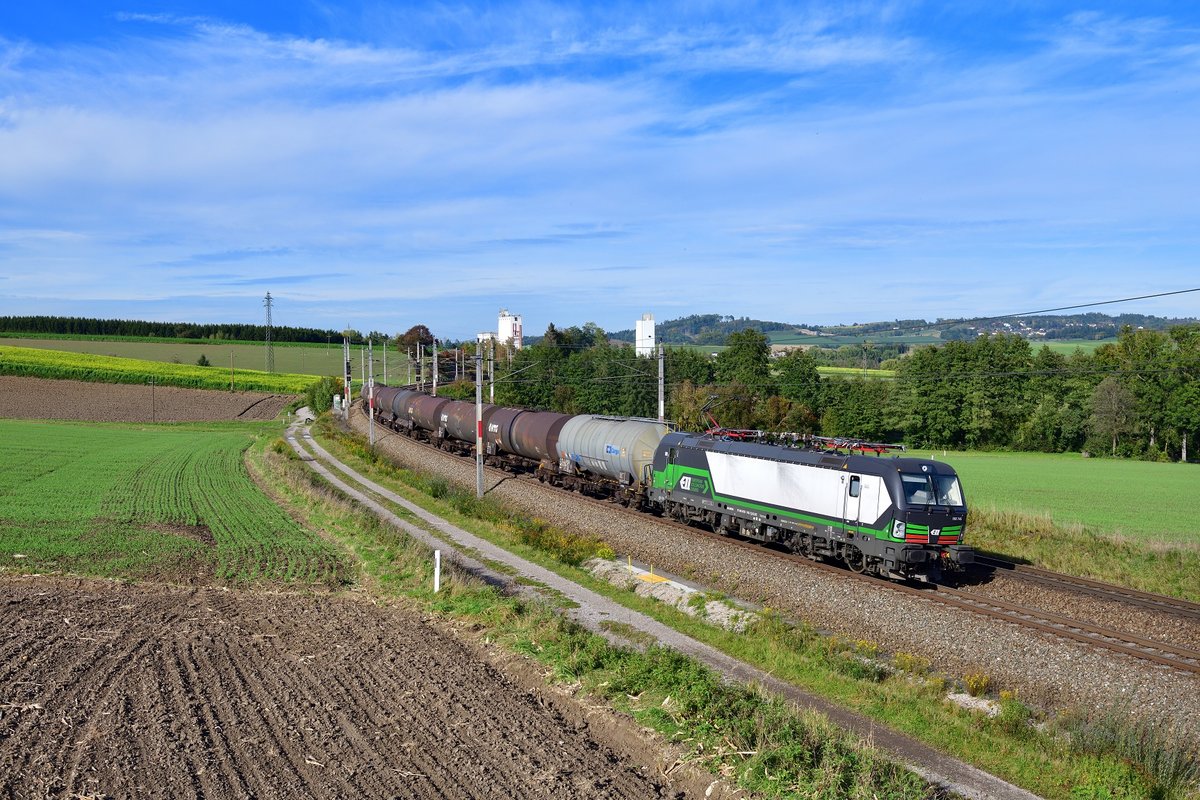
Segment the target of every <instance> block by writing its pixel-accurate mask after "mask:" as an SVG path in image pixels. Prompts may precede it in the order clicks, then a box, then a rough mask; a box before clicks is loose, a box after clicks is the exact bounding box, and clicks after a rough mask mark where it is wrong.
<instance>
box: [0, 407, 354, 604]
mask: <svg viewBox="0 0 1200 800" xmlns="http://www.w3.org/2000/svg"><path fill="white" fill-rule="evenodd" d="M276 429H277V428H276V426H275V425H272V424H258V425H248V424H245V423H240V424H235V423H219V424H188V425H171V426H155V427H153V428H150V427H146V426H127V425H97V424H95V423H87V424H82V423H63V422H30V421H25V420H22V421H16V420H0V463H3V464H4V465H5V469H3V470H0V565H2V568H4V569H14V570H18V571H24V572H37V573H49V572H68V573H75V574H87V575H98V576H104V577H141V578H155V579H167V580H178V581H183V582H189V581H191V580H193V579H198V578H203V579H208V578H215V579H217V580H219V581H222V582H228V583H232V584H243V583H259V582H279V581H282V582H288V583H298V584H306V585H321V586H326V587H330V588H332V587H336V586H338V585H341V584H342V583H344V582H345V581H346V579H347V575H348V567H347V563H346V561H345V559H344V558H342V557H341V555H340V554H339V553H338V551H337V550H336V549H334V548H332V547H331V546H329V545H328V544H326V543H325V542H324V541H322V540H321V539H320V538H319V537H317V536H315V535H314V534H313V533H312V532H311V531H308V530H305V529H304V528H302V527H301V526H299V525H297V524H296V523H295V522H294V521H293V520H292V519H290V518H289V517H288V516H287V515H286V514H285V513H283V512H282V511H281V510H280V509H279V507H278V506H276V505H275V504H274V503H272V502H271V501H270V500H268V499H267V498H266V497H265V496H264V495H263V494H262V492H261V491H259V489H258V487H257V486H255V484H254V483H253V482H252V481H251V480H250V477H249V475H248V473H247V472H246V470H245V469H244V468H243V466H242V454H243V452H244V451H245V450H246V448H247V447H248V446H249V445H250V443H251V442H252V441H253V440H254V438H255V436H256V435H263V434H265V433H266V432H268V431H273V430H276Z"/></svg>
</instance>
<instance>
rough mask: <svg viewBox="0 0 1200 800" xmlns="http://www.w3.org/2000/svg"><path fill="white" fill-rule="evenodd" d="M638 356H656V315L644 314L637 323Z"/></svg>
mask: <svg viewBox="0 0 1200 800" xmlns="http://www.w3.org/2000/svg"><path fill="white" fill-rule="evenodd" d="M636 340H637V354H638V355H639V356H652V355H654V345H655V341H654V315H653V314H642V318H641V319H639V320H638V321H637V336H636Z"/></svg>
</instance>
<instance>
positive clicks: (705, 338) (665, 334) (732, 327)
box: [608, 314, 797, 345]
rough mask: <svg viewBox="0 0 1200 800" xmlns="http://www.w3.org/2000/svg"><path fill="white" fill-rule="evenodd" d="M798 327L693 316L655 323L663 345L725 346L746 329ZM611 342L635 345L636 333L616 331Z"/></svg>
mask: <svg viewBox="0 0 1200 800" xmlns="http://www.w3.org/2000/svg"><path fill="white" fill-rule="evenodd" d="M796 327H797V326H796V325H794V324H792V323H789V322H769V321H767V320H762V319H750V318H749V317H730V316H722V315H720V314H693V315H692V316H690V317H681V318H679V319H672V320H667V321H666V322H658V323H655V326H654V332H655V336H656V337H657V339H658V341H659V342H660V343H662V344H717V345H720V344H725V338H726V337H727V336H729V334H731V333H738V332H739V331H744V330H746V329H747V328H754V329H755V330H757V331H761V332H762V333H769V332H770V331H789V332H790V331H794V330H795V329H796ZM608 338H609V339H615V340H617V341H621V342H631V343H632V342H633V341H634V338H635V331H634V329H633V328H629V329H628V330H623V331H616V332H615V333H610V334H609V335H608Z"/></svg>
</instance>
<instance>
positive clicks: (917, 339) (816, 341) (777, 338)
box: [767, 331, 942, 347]
mask: <svg viewBox="0 0 1200 800" xmlns="http://www.w3.org/2000/svg"><path fill="white" fill-rule="evenodd" d="M767 338H768V339H770V341H771V344H809V345H816V346H817V347H841V346H842V345H844V344H862V343H864V342H872V343H874V344H942V339H941V337H940V336H939V335H938V332H937V331H913V332H909V333H901V334H897V335H892V334H891V333H890V332H888V331H880V332H878V333H873V334H869V335H865V336H850V335H845V334H839V335H835V336H812V335H810V334H807V333H796V332H795V331H769V332H768V333H767Z"/></svg>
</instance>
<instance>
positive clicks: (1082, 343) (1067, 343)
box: [1033, 339, 1117, 356]
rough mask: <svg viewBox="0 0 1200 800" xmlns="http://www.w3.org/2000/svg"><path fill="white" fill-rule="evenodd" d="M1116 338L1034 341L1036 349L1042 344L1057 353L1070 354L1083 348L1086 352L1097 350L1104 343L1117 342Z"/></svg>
mask: <svg viewBox="0 0 1200 800" xmlns="http://www.w3.org/2000/svg"><path fill="white" fill-rule="evenodd" d="M1116 343H1117V340H1116V339H1050V340H1048V341H1046V342H1042V343H1038V342H1034V343H1033V345H1034V350H1038V349H1040V348H1041V345H1042V344H1045V345H1046V347H1049V348H1050V349H1051V350H1053V351H1054V352H1056V353H1062V354H1063V355H1064V356H1069V355H1071V354H1072V353H1074V352H1075V351H1076V350H1082V351H1083V352H1085V353H1092V352H1095V350H1096V348H1097V347H1099V346H1100V345H1102V344H1116Z"/></svg>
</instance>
